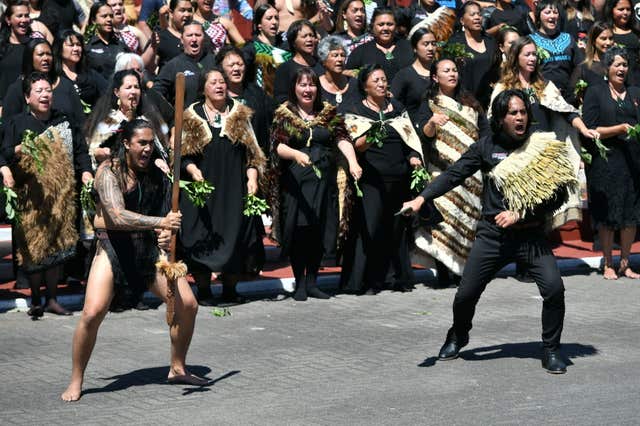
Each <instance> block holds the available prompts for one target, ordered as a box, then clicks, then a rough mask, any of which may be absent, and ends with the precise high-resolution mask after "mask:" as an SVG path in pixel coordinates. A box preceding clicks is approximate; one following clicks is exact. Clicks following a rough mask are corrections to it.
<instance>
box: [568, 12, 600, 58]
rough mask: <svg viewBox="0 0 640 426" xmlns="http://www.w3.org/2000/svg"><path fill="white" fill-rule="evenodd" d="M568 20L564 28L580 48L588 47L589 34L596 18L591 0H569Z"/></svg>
mask: <svg viewBox="0 0 640 426" xmlns="http://www.w3.org/2000/svg"><path fill="white" fill-rule="evenodd" d="M566 5H567V6H566V14H567V18H566V22H565V23H564V30H565V31H566V32H568V33H569V35H571V37H573V39H574V40H575V41H576V43H577V45H578V48H580V49H583V50H584V49H585V48H586V47H587V34H589V31H590V30H591V27H592V26H593V24H594V21H595V19H594V18H593V14H592V13H591V2H590V1H588V0H567V2H566Z"/></svg>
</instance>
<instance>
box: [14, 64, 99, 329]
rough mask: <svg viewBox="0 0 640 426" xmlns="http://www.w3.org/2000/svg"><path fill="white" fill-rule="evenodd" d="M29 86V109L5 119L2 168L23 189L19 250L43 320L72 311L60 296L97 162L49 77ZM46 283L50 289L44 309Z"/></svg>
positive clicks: (37, 76) (32, 312) (37, 77)
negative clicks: (84, 187) (81, 196)
mask: <svg viewBox="0 0 640 426" xmlns="http://www.w3.org/2000/svg"><path fill="white" fill-rule="evenodd" d="M23 87H24V89H23V94H24V97H25V98H26V100H27V105H28V106H29V111H28V112H22V113H20V114H18V115H15V116H13V117H12V118H10V119H9V120H8V122H7V123H5V133H4V140H3V142H2V157H3V161H6V164H7V165H8V166H9V169H10V170H9V169H7V168H6V167H3V168H2V172H3V176H4V183H5V185H7V186H9V187H13V188H14V190H15V191H16V193H17V194H18V204H19V211H20V224H19V225H18V226H14V228H13V235H12V240H13V248H14V253H15V256H16V259H17V265H18V270H19V271H22V272H24V273H25V274H26V275H27V277H28V279H29V285H30V287H31V309H29V312H28V314H29V316H31V317H32V318H33V319H37V318H39V317H41V316H42V315H43V312H44V311H47V312H52V313H55V314H58V315H71V313H70V312H69V311H67V310H66V309H65V308H63V307H62V306H61V305H60V304H59V303H58V302H57V301H56V293H57V284H58V280H59V279H60V278H61V273H62V265H63V263H64V262H65V261H66V260H67V259H69V258H70V257H72V256H73V254H74V249H75V246H76V242H77V241H78V233H77V230H76V197H75V187H76V184H77V182H76V179H77V177H81V179H82V183H83V184H85V183H87V182H88V181H89V180H91V178H92V174H91V162H90V161H89V156H88V155H87V146H86V144H85V142H84V138H83V137H82V134H81V132H80V131H79V129H78V127H77V125H76V124H75V123H73V121H72V120H69V119H68V118H67V117H66V116H65V115H64V114H61V113H59V112H57V111H55V110H53V109H52V108H51V106H52V101H53V96H52V94H53V89H52V87H51V83H50V82H49V80H48V79H47V76H46V75H45V74H42V73H38V72H35V73H32V74H30V75H28V76H26V77H25V79H24V86H23ZM28 132H35V134H36V135H38V140H40V141H41V142H42V143H43V144H46V146H47V151H42V150H41V152H40V156H39V157H40V160H39V162H38V161H36V160H34V157H33V156H32V155H31V154H29V153H28V151H27V149H26V147H25V143H26V142H25V138H29V136H28ZM14 178H15V181H14ZM41 284H45V285H46V288H47V293H46V299H47V300H46V306H45V307H44V308H43V307H42V304H41V299H40V285H41Z"/></svg>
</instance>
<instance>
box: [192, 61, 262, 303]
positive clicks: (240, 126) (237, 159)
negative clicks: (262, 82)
mask: <svg viewBox="0 0 640 426" xmlns="http://www.w3.org/2000/svg"><path fill="white" fill-rule="evenodd" d="M227 89H228V88H227V83H226V81H225V78H224V74H223V72H222V71H221V70H219V69H217V68H214V69H212V70H209V71H207V72H206V73H205V74H204V96H205V100H204V101H202V102H197V103H194V104H192V105H191V106H190V107H189V108H188V109H187V110H186V111H185V114H184V130H183V137H182V155H183V157H182V170H183V173H184V176H185V177H186V179H189V180H192V181H202V180H206V181H207V182H209V183H210V184H211V185H213V186H214V188H215V190H214V191H213V193H212V194H211V195H210V196H209V197H208V198H207V200H206V204H205V206H204V207H196V206H194V205H193V204H192V203H191V201H189V200H188V199H187V198H186V197H181V199H180V211H181V212H182V215H183V216H182V230H181V232H180V242H181V246H182V252H183V255H184V258H185V261H186V262H187V265H188V266H189V270H190V271H191V273H192V274H193V277H194V279H195V281H196V284H197V286H198V301H199V302H200V303H201V304H203V305H211V304H212V303H213V302H212V300H211V299H212V294H211V288H210V284H211V273H212V272H213V273H215V274H220V273H222V283H223V292H222V297H223V301H225V302H240V301H242V299H241V298H240V297H239V296H238V295H237V294H236V292H235V285H236V283H237V282H238V280H239V278H240V275H241V274H244V273H257V272H259V271H260V268H261V266H262V265H255V264H249V263H251V260H253V258H252V257H251V256H250V254H251V253H254V252H255V250H253V249H252V246H255V244H258V243H261V242H262V235H260V233H259V232H258V231H259V228H258V226H257V225H258V224H260V225H261V223H259V222H260V221H261V218H260V217H257V216H250V217H247V216H244V215H243V210H244V204H245V197H246V196H247V194H255V193H256V192H257V191H258V179H259V175H261V174H262V173H263V172H264V168H265V165H266V158H265V156H264V154H263V153H262V150H261V149H260V147H259V146H258V143H257V141H256V138H255V134H254V132H253V128H252V127H251V114H252V112H253V111H252V110H251V109H250V108H248V107H246V106H245V105H243V104H242V103H240V102H238V101H235V100H232V99H230V98H229V97H228V95H227ZM185 172H186V173H185Z"/></svg>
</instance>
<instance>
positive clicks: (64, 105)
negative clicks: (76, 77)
mask: <svg viewBox="0 0 640 426" xmlns="http://www.w3.org/2000/svg"><path fill="white" fill-rule="evenodd" d="M34 71H35V72H41V73H45V74H47V77H48V79H49V81H51V82H52V85H53V103H54V107H55V109H56V110H58V111H60V112H62V113H64V114H65V115H67V117H69V119H70V120H73V121H74V123H77V124H79V125H80V126H81V125H82V123H84V113H83V112H82V104H81V102H80V96H78V93H77V92H76V90H75V88H74V87H73V84H72V83H71V82H70V81H69V80H68V79H66V78H61V76H60V75H59V74H58V73H57V72H56V69H55V67H54V63H53V54H52V49H51V45H50V44H49V42H48V41H46V40H45V39H42V38H34V39H31V40H29V41H28V42H27V44H26V45H25V49H24V54H23V56H22V76H23V78H24V77H25V76H28V75H30V74H31V73H32V72H34ZM4 100H5V105H4V108H3V110H2V117H3V118H4V119H5V120H6V119H8V118H10V117H12V116H14V115H17V114H20V113H21V112H23V111H24V110H25V109H26V107H27V105H26V103H25V100H24V96H23V94H22V78H20V79H18V80H16V81H14V82H13V84H11V86H9V89H8V90H7V94H6V96H5V98H4Z"/></svg>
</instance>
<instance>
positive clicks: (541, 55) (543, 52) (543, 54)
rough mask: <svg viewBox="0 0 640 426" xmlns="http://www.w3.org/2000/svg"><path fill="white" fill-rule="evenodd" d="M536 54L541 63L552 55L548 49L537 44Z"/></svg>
mask: <svg viewBox="0 0 640 426" xmlns="http://www.w3.org/2000/svg"><path fill="white" fill-rule="evenodd" d="M536 55H538V63H539V64H541V63H543V62H544V61H546V60H547V59H549V58H550V57H551V54H549V52H548V51H547V49H545V48H542V47H540V46H536Z"/></svg>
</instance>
